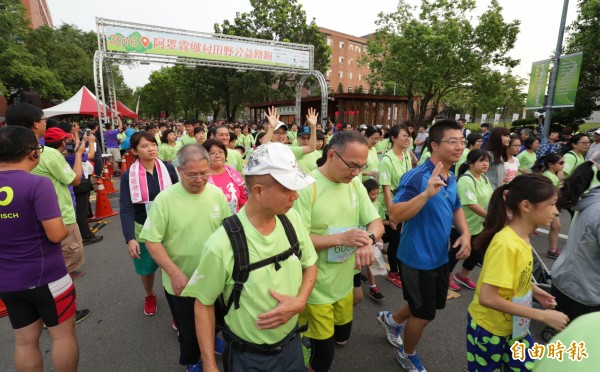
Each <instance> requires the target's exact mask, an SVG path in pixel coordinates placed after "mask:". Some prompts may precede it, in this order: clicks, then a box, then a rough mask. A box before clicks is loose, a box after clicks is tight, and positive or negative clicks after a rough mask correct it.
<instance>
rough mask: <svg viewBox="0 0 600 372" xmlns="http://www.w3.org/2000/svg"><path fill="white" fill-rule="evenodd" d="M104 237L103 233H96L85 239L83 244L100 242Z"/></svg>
mask: <svg viewBox="0 0 600 372" xmlns="http://www.w3.org/2000/svg"><path fill="white" fill-rule="evenodd" d="M102 239H104V237H103V236H102V235H96V236H93V237H91V238H87V239H83V245H84V246H85V245H90V244H94V243H98V242H101V241H102Z"/></svg>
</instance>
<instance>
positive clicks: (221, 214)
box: [140, 183, 231, 294]
mask: <svg viewBox="0 0 600 372" xmlns="http://www.w3.org/2000/svg"><path fill="white" fill-rule="evenodd" d="M230 215H231V210H230V209H229V205H228V204H227V199H226V198H225V194H223V191H221V189H219V188H218V187H216V186H214V185H211V184H207V185H206V188H205V189H204V191H202V192H201V193H200V194H190V193H188V192H187V191H185V189H184V188H183V185H182V184H181V183H176V184H175V185H173V186H171V187H169V188H167V189H165V190H164V191H161V192H160V193H159V194H158V196H156V198H155V199H154V202H153V203H152V207H151V208H150V213H149V214H148V218H147V219H146V223H145V224H144V228H143V229H142V233H141V234H140V239H141V240H145V241H149V242H162V244H163V246H164V247H165V250H166V251H167V254H168V255H169V258H170V259H171V260H172V261H173V263H175V265H176V266H177V267H178V268H179V269H180V270H181V271H182V272H183V273H184V274H185V275H187V277H188V278H189V277H191V275H192V274H193V273H194V270H195V269H196V267H197V266H198V261H199V260H200V255H201V253H202V242H204V241H206V240H207V239H208V237H209V236H210V234H212V233H213V232H215V230H217V229H218V228H219V226H221V223H222V221H223V219H224V218H225V217H228V216H230ZM162 279H163V286H164V287H165V290H166V291H167V292H168V293H169V294H173V288H172V286H171V278H170V277H169V275H167V273H166V272H164V271H163V273H162Z"/></svg>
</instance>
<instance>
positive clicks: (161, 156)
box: [158, 143, 166, 160]
mask: <svg viewBox="0 0 600 372" xmlns="http://www.w3.org/2000/svg"><path fill="white" fill-rule="evenodd" d="M165 156H166V154H165V144H164V143H163V144H162V145H160V148H159V149H158V158H159V159H160V160H166V159H165Z"/></svg>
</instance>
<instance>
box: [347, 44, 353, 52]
mask: <svg viewBox="0 0 600 372" xmlns="http://www.w3.org/2000/svg"><path fill="white" fill-rule="evenodd" d="M348 49H349V50H350V51H351V52H352V51H354V45H352V44H350V45H348Z"/></svg>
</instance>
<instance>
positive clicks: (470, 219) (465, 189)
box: [458, 171, 494, 235]
mask: <svg viewBox="0 0 600 372" xmlns="http://www.w3.org/2000/svg"><path fill="white" fill-rule="evenodd" d="M493 192H494V189H493V188H492V184H491V183H490V181H489V180H488V179H487V177H486V176H484V175H481V176H480V177H479V180H478V179H476V178H475V177H474V176H473V175H472V174H471V171H466V172H465V174H463V175H462V176H461V177H460V178H459V179H458V196H459V197H460V204H462V209H463V211H464V212H465V216H466V218H467V225H468V226H469V232H470V233H471V235H477V234H479V233H480V232H481V231H482V230H483V220H484V218H483V217H481V216H479V215H478V214H476V213H475V212H473V211H472V210H471V208H469V207H468V205H473V204H479V205H480V206H481V207H482V208H483V209H486V210H487V207H488V204H489V202H490V198H491V197H492V193H493Z"/></svg>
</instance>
